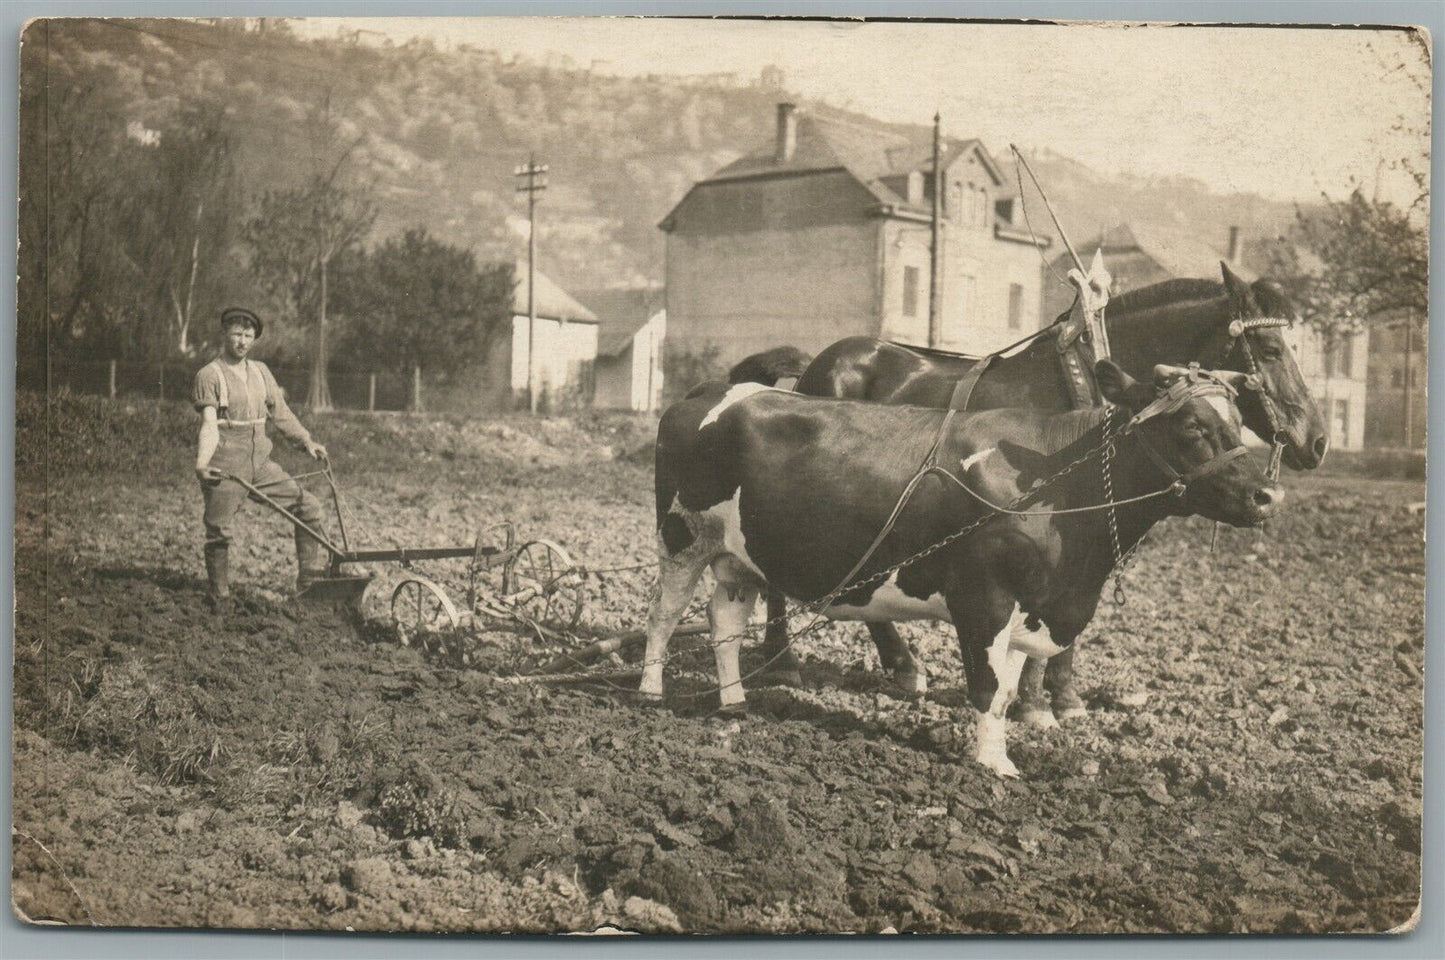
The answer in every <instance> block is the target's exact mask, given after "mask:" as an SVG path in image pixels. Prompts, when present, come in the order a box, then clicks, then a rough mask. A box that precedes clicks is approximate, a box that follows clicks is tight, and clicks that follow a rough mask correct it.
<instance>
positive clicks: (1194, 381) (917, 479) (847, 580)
mask: <svg viewBox="0 0 1445 960" xmlns="http://www.w3.org/2000/svg"><path fill="white" fill-rule="evenodd" d="M1199 396H1228V397H1233V396H1234V390H1233V389H1232V388H1231V387H1229V386H1228V385H1227V384H1225V383H1224V382H1222V381H1221V380H1219V379H1217V378H1216V377H1214V376H1213V375H1212V374H1210V373H1208V372H1205V371H1201V370H1200V369H1199V367H1198V365H1197V364H1191V365H1190V367H1189V369H1188V372H1187V373H1185V374H1184V375H1183V376H1181V377H1180V378H1179V379H1178V380H1177V381H1175V383H1174V384H1172V385H1171V386H1170V387H1169V389H1168V390H1167V391H1165V392H1164V393H1163V394H1162V395H1161V396H1160V397H1159V398H1157V399H1156V400H1155V401H1154V402H1152V403H1150V404H1149V405H1148V406H1146V407H1145V408H1144V409H1143V410H1141V411H1139V413H1137V414H1135V415H1134V416H1133V417H1131V418H1130V419H1129V421H1128V422H1127V423H1125V424H1124V425H1123V426H1122V427H1120V428H1119V429H1118V430H1111V429H1110V425H1111V424H1112V422H1113V419H1114V411H1116V410H1118V409H1119V408H1118V407H1112V408H1111V409H1110V411H1109V413H1107V414H1106V415H1105V419H1104V423H1103V432H1104V436H1103V439H1102V440H1101V441H1100V442H1099V443H1098V444H1096V445H1095V446H1093V447H1092V448H1090V449H1089V450H1087V451H1085V452H1084V453H1083V454H1081V455H1080V456H1078V457H1077V458H1075V459H1074V460H1073V461H1071V462H1070V463H1069V464H1068V465H1066V466H1065V467H1064V468H1063V469H1061V470H1059V471H1058V472H1057V473H1055V474H1053V475H1052V476H1050V477H1048V478H1047V479H1045V480H1043V481H1042V482H1040V483H1039V484H1038V485H1036V486H1035V487H1033V488H1032V489H1031V490H1028V491H1026V492H1024V493H1022V494H1020V495H1019V496H1018V497H1016V498H1015V499H1014V500H1013V501H1012V502H1010V503H1009V504H1007V505H1001V504H997V503H994V502H993V501H991V500H989V499H988V498H987V497H985V496H984V495H983V494H981V493H979V492H978V491H976V490H974V489H973V488H972V487H970V486H969V485H968V484H967V483H965V482H964V481H963V480H962V479H961V478H960V477H958V476H957V475H955V474H954V473H952V472H951V471H949V470H947V469H945V468H944V467H942V466H939V464H938V463H937V455H938V450H939V448H940V447H941V446H942V444H943V441H944V439H945V433H946V430H947V426H948V424H949V422H950V421H951V420H952V417H953V415H954V414H955V413H956V412H957V411H956V410H954V409H950V410H948V411H947V412H946V413H945V414H944V420H943V429H940V431H939V433H938V435H937V436H936V437H935V438H934V442H933V445H932V446H931V447H930V448H929V450H928V454H927V456H926V457H925V458H924V461H923V463H922V464H921V465H920V466H919V468H918V470H917V472H915V473H914V475H913V477H912V478H911V479H910V480H909V481H908V483H907V485H905V486H904V488H903V492H902V493H900V494H899V496H898V499H897V501H895V503H894V504H893V509H892V511H890V512H889V515H888V520H887V521H886V522H885V523H884V524H883V526H882V527H881V528H880V529H879V531H878V534H877V536H875V537H874V538H873V542H872V543H870V544H869V545H868V549H867V550H865V551H864V552H863V555H862V556H861V557H859V558H858V562H857V563H855V564H854V565H853V568H852V569H851V570H849V571H848V573H847V574H846V575H845V576H844V577H843V579H842V580H841V581H839V584H838V586H837V587H835V588H833V590H831V591H829V592H828V594H827V596H825V597H824V598H823V599H822V600H820V601H817V603H816V604H814V605H813V606H814V607H815V609H819V610H821V609H826V606H827V605H828V604H830V603H831V602H832V601H833V600H835V599H836V598H837V597H838V596H840V595H842V594H843V593H845V592H847V591H848V590H851V589H856V588H858V587H862V586H866V585H868V584H869V583H872V582H874V581H875V580H878V579H880V578H883V577H887V576H889V575H891V574H892V573H894V572H895V571H897V570H899V569H901V568H903V567H905V566H907V565H908V564H910V563H913V562H914V561H915V560H918V559H921V558H922V557H923V556H927V555H928V554H929V553H932V552H934V551H936V550H938V549H941V548H942V547H943V546H945V545H947V544H948V543H951V542H953V541H954V540H956V539H958V538H959V537H961V536H963V535H964V534H966V533H968V532H971V531H972V530H974V529H976V528H977V527H979V526H981V525H982V524H983V523H984V522H986V521H988V520H991V519H993V518H994V517H998V516H1013V517H1056V516H1069V515H1074V514H1081V513H1096V512H1098V511H1100V510H1107V511H1109V532H1110V536H1111V539H1112V545H1113V549H1114V565H1113V569H1116V570H1117V569H1118V568H1119V565H1120V563H1121V562H1122V561H1123V560H1124V559H1125V558H1126V557H1127V556H1129V555H1131V554H1132V553H1133V551H1134V548H1135V547H1137V546H1138V544H1137V543H1136V544H1135V545H1134V547H1131V548H1130V549H1129V551H1127V552H1125V553H1121V551H1120V547H1119V534H1118V525H1117V521H1116V519H1115V516H1114V509H1115V508H1116V507H1121V506H1127V505H1129V504H1134V503H1141V502H1143V501H1146V500H1154V499H1157V498H1159V497H1164V496H1174V497H1182V496H1184V494H1185V492H1186V490H1187V489H1188V486H1189V484H1191V483H1193V482H1195V481H1196V480H1200V479H1202V478H1204V477H1207V476H1209V475H1210V474H1213V473H1215V472H1217V471H1219V470H1221V469H1223V468H1224V467H1226V466H1228V465H1229V464H1230V463H1232V462H1234V461H1235V460H1236V459H1238V458H1239V457H1241V456H1245V455H1247V454H1248V452H1249V451H1248V449H1247V448H1246V447H1245V446H1244V444H1242V443H1241V444H1239V445H1237V446H1235V447H1232V448H1230V449H1229V450H1225V451H1223V452H1221V453H1219V454H1217V455H1215V456H1213V457H1210V458H1209V459H1208V460H1206V461H1205V462H1204V463H1202V464H1200V465H1199V466H1197V467H1195V468H1193V469H1192V470H1189V471H1186V472H1184V473H1180V472H1179V470H1178V469H1177V468H1175V467H1174V466H1173V465H1171V464H1170V463H1169V462H1168V461H1167V460H1165V459H1164V457H1163V455H1162V454H1160V453H1159V452H1158V451H1157V450H1156V449H1154V447H1153V445H1151V444H1150V443H1149V442H1148V441H1147V440H1146V439H1145V438H1144V435H1143V434H1142V433H1139V432H1137V428H1138V426H1139V425H1140V424H1142V423H1144V422H1145V421H1147V420H1150V419H1152V418H1153V417H1156V416H1159V415H1160V414H1163V413H1167V412H1172V411H1173V410H1176V409H1178V408H1179V406H1180V405H1182V404H1183V403H1184V402H1185V401H1187V400H1189V399H1192V398H1194V397H1199ZM1128 436H1133V437H1134V438H1135V439H1136V440H1137V441H1138V442H1139V444H1140V446H1141V447H1142V448H1143V450H1144V453H1145V455H1146V456H1147V457H1148V458H1149V459H1150V461H1151V462H1152V463H1154V464H1155V466H1157V467H1158V468H1159V469H1160V470H1161V471H1162V472H1163V473H1164V475H1165V476H1166V477H1167V478H1168V479H1169V481H1170V482H1169V485H1168V486H1166V487H1163V488H1161V489H1159V490H1154V491H1151V492H1149V493H1145V494H1140V495H1138V496H1133V497H1126V498H1124V499H1122V500H1115V499H1114V498H1113V479H1112V476H1111V470H1110V461H1111V460H1112V459H1113V453H1114V449H1115V447H1116V446H1117V444H1118V442H1119V441H1120V440H1121V439H1123V438H1125V437H1128ZM1096 453H1103V454H1104V464H1103V466H1104V484H1105V500H1104V501H1103V502H1102V503H1095V504H1089V505H1087V506H1082V507H1058V508H1049V509H1045V510H1027V509H1023V508H1025V507H1027V506H1028V505H1029V504H1030V503H1031V502H1035V501H1037V500H1038V499H1041V498H1042V496H1043V494H1044V492H1045V490H1046V489H1047V488H1048V487H1049V486H1050V485H1051V484H1053V483H1055V482H1056V481H1058V480H1059V479H1061V478H1062V477H1064V476H1065V475H1067V474H1068V473H1070V472H1072V471H1073V470H1074V469H1075V468H1076V467H1078V466H1079V465H1080V464H1082V463H1084V462H1086V461H1088V460H1089V459H1090V458H1092V457H1093V456H1094V454H1096ZM933 473H937V474H939V475H940V476H943V477H945V478H947V479H948V480H950V481H952V482H953V483H954V485H956V486H957V487H958V488H959V489H960V490H962V491H964V492H965V493H967V494H968V495H969V496H970V497H972V498H974V499H975V500H977V501H978V502H979V503H981V504H983V505H984V506H985V507H986V508H987V511H988V512H986V513H985V514H984V515H983V516H981V517H979V518H978V519H976V520H974V521H973V522H972V523H970V524H968V525H967V526H965V527H964V528H963V529H962V530H960V531H958V532H956V533H954V534H952V535H950V536H949V537H946V538H945V539H944V540H943V541H940V542H939V543H938V544H935V545H934V546H933V547H932V548H929V549H927V550H925V551H922V552H920V553H919V554H915V555H914V556H913V557H910V558H909V559H907V560H905V561H903V562H902V563H898V564H895V565H893V566H892V567H889V568H887V569H886V570H884V571H882V572H881V573H880V574H875V575H874V576H873V577H870V578H868V579H867V580H862V581H859V582H857V583H853V582H852V580H853V578H854V577H855V576H857V575H858V574H859V573H860V572H862V570H863V568H864V567H865V566H867V564H868V561H869V560H871V559H873V555H874V554H875V553H877V552H878V548H879V547H881V546H882V545H883V542H884V541H885V540H886V539H887V538H888V535H889V534H890V533H892V532H893V528H894V526H895V525H896V524H897V522H898V518H899V517H900V516H901V515H902V513H903V510H904V508H905V507H906V506H907V505H908V502H909V500H911V499H912V497H913V493H914V491H915V490H917V489H918V485H919V484H920V483H922V482H923V479H924V478H925V477H927V476H928V475H929V474H933ZM1121 592H1122V590H1121V588H1120V585H1119V583H1118V580H1117V577H1116V581H1115V594H1116V597H1117V595H1118V594H1119V593H1121Z"/></svg>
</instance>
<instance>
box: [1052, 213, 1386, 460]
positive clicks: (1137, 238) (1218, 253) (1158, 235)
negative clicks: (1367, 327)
mask: <svg viewBox="0 0 1445 960" xmlns="http://www.w3.org/2000/svg"><path fill="white" fill-rule="evenodd" d="M1221 239H1224V238H1221ZM1241 249H1242V247H1241V238H1240V233H1239V229H1238V228H1237V227H1231V228H1230V231H1229V235H1228V239H1227V243H1225V244H1224V245H1222V246H1218V247H1216V246H1214V245H1213V244H1211V243H1209V242H1208V241H1205V240H1200V239H1198V238H1197V237H1195V236H1193V235H1190V234H1188V233H1185V232H1183V231H1174V230H1165V229H1162V228H1159V227H1153V226H1149V225H1146V224H1138V223H1134V224H1120V225H1119V226H1116V227H1114V228H1112V229H1110V230H1106V231H1104V233H1103V234H1101V235H1100V236H1099V237H1097V238H1095V239H1094V240H1093V241H1092V242H1090V243H1086V244H1084V245H1083V246H1082V247H1080V249H1079V256H1080V258H1081V259H1082V260H1083V261H1084V262H1085V263H1088V262H1089V259H1090V258H1091V257H1092V256H1093V255H1094V251H1095V250H1099V251H1100V252H1101V253H1103V255H1104V265H1105V266H1106V267H1108V269H1109V273H1110V275H1111V276H1112V277H1113V280H1114V282H1113V285H1112V287H1111V288H1110V292H1111V293H1112V294H1113V295H1115V296H1117V295H1119V294H1121V293H1126V292H1128V291H1129V290H1137V289H1138V288H1140V287H1146V286H1149V285H1151V284H1155V283H1159V282H1161V281H1164V280H1170V279H1174V278H1179V277H1199V278H1203V279H1207V280H1218V279H1219V278H1220V269H1219V264H1220V262H1221V261H1227V262H1228V263H1229V268H1230V269H1231V270H1232V271H1234V273H1235V274H1237V275H1238V276H1239V277H1240V278H1241V279H1243V280H1247V281H1249V282H1253V281H1254V280H1256V279H1258V277H1257V276H1256V275H1255V274H1254V272H1253V271H1251V270H1250V269H1249V268H1247V267H1245V266H1244V265H1243V264H1241V263H1240V262H1239V259H1240V251H1241ZM1072 265H1073V264H1072V261H1071V260H1070V258H1069V256H1068V254H1067V253H1065V254H1063V255H1061V256H1056V257H1055V258H1054V259H1053V261H1052V262H1051V263H1050V264H1049V269H1051V270H1052V271H1055V272H1057V273H1058V274H1060V275H1063V274H1065V273H1067V271H1068V269H1069V267H1071V266H1072ZM1046 272H1047V271H1046ZM1050 277H1052V275H1050ZM1072 302H1073V296H1072V294H1071V293H1070V292H1069V289H1068V288H1062V287H1060V286H1059V285H1058V284H1056V283H1051V284H1046V286H1045V295H1044V315H1045V316H1046V317H1054V316H1057V315H1058V314H1059V313H1061V312H1063V311H1064V310H1066V309H1068V307H1069V304H1071V303H1072ZM1283 335H1284V338H1285V341H1286V342H1287V343H1289V345H1290V348H1291V349H1292V350H1294V352H1295V357H1296V359H1297V362H1298V363H1299V368H1300V374H1301V375H1302V376H1303V377H1304V379H1305V383H1306V385H1307V386H1308V387H1309V388H1310V393H1311V394H1313V395H1314V398H1315V401H1316V402H1317V403H1318V404H1319V406H1320V413H1321V415H1322V416H1323V417H1324V418H1325V421H1326V422H1327V423H1328V424H1329V431H1330V444H1331V446H1333V447H1334V448H1335V449H1337V450H1358V449H1359V448H1360V447H1362V446H1363V445H1364V442H1365V416H1366V405H1365V398H1366V393H1367V389H1368V383H1367V379H1366V364H1365V350H1366V348H1367V345H1368V343H1369V336H1368V334H1367V333H1363V332H1362V333H1359V334H1355V335H1354V336H1352V337H1346V338H1341V339H1340V340H1337V341H1336V342H1335V343H1334V344H1333V345H1327V344H1326V343H1325V341H1324V338H1323V337H1322V336H1321V335H1320V334H1319V332H1318V331H1317V330H1316V329H1315V328H1314V327H1311V326H1309V325H1307V324H1303V323H1297V324H1295V325H1294V326H1293V327H1291V328H1290V329H1287V330H1285V331H1283ZM1327 347H1328V349H1327Z"/></svg>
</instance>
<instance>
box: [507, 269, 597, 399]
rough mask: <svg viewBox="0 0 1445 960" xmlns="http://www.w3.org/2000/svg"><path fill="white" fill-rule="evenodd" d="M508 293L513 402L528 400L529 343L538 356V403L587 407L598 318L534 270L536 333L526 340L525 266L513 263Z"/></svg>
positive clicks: (527, 319) (595, 348) (590, 395)
mask: <svg viewBox="0 0 1445 960" xmlns="http://www.w3.org/2000/svg"><path fill="white" fill-rule="evenodd" d="M516 276H517V287H516V290H515V291H514V292H513V294H512V342H511V348H510V351H509V355H510V357H511V388H512V394H513V398H514V400H515V402H518V403H525V402H526V397H527V360H528V357H529V353H528V346H529V342H530V343H531V345H532V348H533V349H535V350H536V354H537V369H536V373H535V376H536V378H537V382H536V389H537V393H538V396H539V397H540V398H541V399H540V401H539V404H540V405H541V406H542V407H544V408H545V407H548V406H554V407H555V406H574V405H578V404H582V405H587V404H590V403H591V402H592V390H593V386H592V375H593V365H594V364H595V362H596V360H597V331H598V323H597V317H596V316H595V315H594V314H593V313H592V311H591V310H588V309H587V308H586V307H584V306H583V305H582V304H580V303H578V302H577V301H576V300H575V299H573V298H572V297H571V296H570V295H568V294H567V292H566V291H564V290H563V289H562V288H561V287H559V286H557V284H556V283H555V282H553V281H552V280H551V278H549V277H548V276H547V275H546V274H544V273H542V271H540V270H538V271H537V297H536V304H535V310H536V314H537V329H536V333H535V336H534V338H532V339H531V340H530V341H529V338H528V325H529V318H528V313H527V263H526V261H525V260H523V261H521V262H519V263H518V264H517V273H516Z"/></svg>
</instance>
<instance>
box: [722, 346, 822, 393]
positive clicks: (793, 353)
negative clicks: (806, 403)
mask: <svg viewBox="0 0 1445 960" xmlns="http://www.w3.org/2000/svg"><path fill="white" fill-rule="evenodd" d="M812 362H813V358H812V357H811V356H809V355H808V354H806V353H804V352H803V351H801V350H799V349H798V348H797V347H773V348H772V349H771V350H764V351H763V352H762V353H755V354H753V355H751V356H748V357H744V358H743V359H741V360H739V361H738V362H737V363H736V364H735V365H734V366H733V368H732V369H731V370H729V371H728V383H761V384H762V385H763V386H765V387H774V386H777V384H778V381H779V380H786V379H792V380H796V379H798V378H799V377H801V376H802V375H803V371H804V370H806V369H808V364H810V363H812Z"/></svg>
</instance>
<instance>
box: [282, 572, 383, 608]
mask: <svg viewBox="0 0 1445 960" xmlns="http://www.w3.org/2000/svg"><path fill="white" fill-rule="evenodd" d="M371 581H372V577H370V576H364V577H347V576H337V577H317V578H316V579H315V580H312V581H311V583H310V584H308V585H307V587H306V589H305V590H302V591H301V592H300V593H298V594H296V599H297V600H305V601H306V602H307V603H344V604H348V605H350V606H353V607H355V606H360V605H361V596H362V594H364V593H366V588H367V587H369V586H371Z"/></svg>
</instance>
